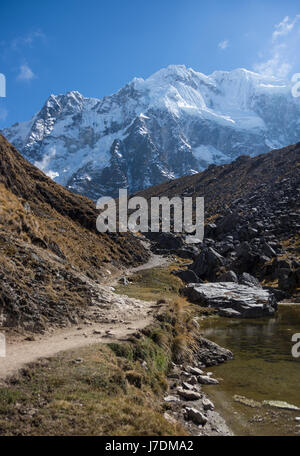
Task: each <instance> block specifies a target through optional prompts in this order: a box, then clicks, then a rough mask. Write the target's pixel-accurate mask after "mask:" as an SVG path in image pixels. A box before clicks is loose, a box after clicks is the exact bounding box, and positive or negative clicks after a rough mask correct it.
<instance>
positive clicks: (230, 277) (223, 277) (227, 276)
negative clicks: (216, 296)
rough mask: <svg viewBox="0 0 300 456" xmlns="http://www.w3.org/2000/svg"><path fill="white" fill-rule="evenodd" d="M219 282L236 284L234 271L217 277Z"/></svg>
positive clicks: (236, 279)
mask: <svg viewBox="0 0 300 456" xmlns="http://www.w3.org/2000/svg"><path fill="white" fill-rule="evenodd" d="M219 280H220V282H235V283H237V282H238V278H237V275H236V273H235V272H234V271H227V272H225V273H224V274H222V275H221V276H220V277H219Z"/></svg>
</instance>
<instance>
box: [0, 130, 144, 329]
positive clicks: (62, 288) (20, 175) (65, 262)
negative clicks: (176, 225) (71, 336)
mask: <svg viewBox="0 0 300 456" xmlns="http://www.w3.org/2000/svg"><path fill="white" fill-rule="evenodd" d="M0 189H1V191H0V326H5V327H23V328H26V329H29V330H34V331H37V330H39V331H40V330H42V329H43V328H45V327H47V325H49V324H54V325H62V324H68V323H69V322H73V323H75V322H76V321H77V320H78V318H79V319H80V318H85V319H88V318H92V317H93V315H92V314H93V312H94V313H97V312H98V313H99V307H98V310H97V309H96V312H95V307H94V304H95V303H96V304H97V302H98V304H99V302H101V299H102V301H103V299H104V298H103V296H101V293H102V291H101V290H100V289H99V283H100V282H101V281H102V280H103V278H104V277H105V276H107V275H108V274H109V270H116V268H118V269H120V268H122V267H128V266H130V265H135V264H139V263H142V262H144V261H146V260H147V258H148V252H147V251H146V250H145V249H144V247H143V246H142V245H141V244H140V243H139V242H138V241H137V240H136V239H135V238H133V237H132V236H130V235H119V236H115V235H106V234H99V233H98V232H97V231H96V218H97V212H96V210H95V205H94V203H93V202H92V201H90V200H88V199H87V198H84V197H81V196H79V195H75V194H73V193H71V192H69V191H68V190H66V189H65V188H64V187H61V186H60V185H58V184H56V183H55V182H53V181H52V180H51V179H50V178H49V177H47V176H46V175H45V174H43V173H42V172H41V171H40V170H38V169H37V168H35V167H34V166H33V165H31V164H30V163H29V162H27V161H26V160H25V159H24V158H23V157H22V156H21V155H20V154H19V153H18V152H17V150H16V149H15V148H14V147H13V146H12V145H11V144H9V143H8V142H7V141H6V140H5V139H4V138H3V137H2V136H0ZM108 298H109V296H108V295H107V294H106V295H105V299H104V300H105V302H106V303H108V301H109V299H108ZM102 307H103V305H102Z"/></svg>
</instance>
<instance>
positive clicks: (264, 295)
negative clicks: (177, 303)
mask: <svg viewBox="0 0 300 456" xmlns="http://www.w3.org/2000/svg"><path fill="white" fill-rule="evenodd" d="M182 293H183V294H184V295H185V296H187V297H188V298H189V299H190V300H191V301H192V302H195V303H198V304H200V305H202V306H208V307H215V308H217V309H220V310H221V309H232V310H234V311H237V312H240V314H241V315H240V316H241V317H243V318H256V317H262V316H265V315H273V314H274V312H275V311H276V309H277V301H276V299H275V296H274V295H273V294H272V293H271V292H270V291H269V290H265V289H262V288H258V287H254V286H251V287H249V286H246V285H239V284H236V283H233V282H215V283H203V284H198V283H194V284H189V285H187V286H186V287H185V288H184V289H183V290H182Z"/></svg>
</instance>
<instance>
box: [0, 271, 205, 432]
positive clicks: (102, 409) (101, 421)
mask: <svg viewBox="0 0 300 456" xmlns="http://www.w3.org/2000/svg"><path fill="white" fill-rule="evenodd" d="M173 268H174V265H171V266H169V267H167V268H166V269H163V268H154V269H152V270H146V271H142V272H140V273H139V274H137V275H136V276H134V277H132V279H131V281H132V283H131V284H130V285H128V286H127V287H126V294H128V295H129V296H136V297H139V298H143V299H145V298H146V299H153V296H155V297H156V298H157V300H158V302H160V303H161V304H162V306H163V307H162V310H161V312H160V313H159V314H158V316H157V317H156V320H155V321H154V322H153V324H152V325H151V326H149V327H147V328H145V329H144V330H143V332H142V333H138V334H136V335H133V336H132V337H131V340H130V341H128V342H122V343H110V344H107V345H106V344H97V345H92V346H88V347H86V348H83V349H80V350H76V351H68V352H64V353H61V354H59V355H57V356H55V357H53V358H50V359H44V360H41V361H40V362H38V363H35V364H33V365H29V366H27V367H26V368H25V369H23V370H22V371H21V372H20V373H19V374H18V375H17V376H16V377H15V378H12V379H11V380H10V381H9V382H8V383H7V384H5V385H2V387H1V388H0V435H157V436H158V435H166V436H167V435H183V434H185V431H184V429H183V428H181V427H180V425H179V424H176V423H170V422H168V421H167V420H166V419H165V418H164V412H165V411H166V410H167V408H168V406H167V404H164V403H163V401H162V398H163V396H164V395H165V394H166V392H167V390H168V382H167V379H166V374H167V372H168V370H169V368H170V366H171V363H172V361H175V362H182V361H189V360H191V359H192V353H193V349H194V348H195V340H194V335H195V331H196V328H195V323H194V320H193V319H194V317H195V315H196V314H197V313H199V312H201V309H199V307H197V308H195V307H193V306H190V305H189V304H188V303H187V302H186V301H185V300H184V299H181V298H180V297H179V296H178V290H179V288H180V286H182V284H181V282H180V280H179V279H178V278H176V277H175V276H174V275H173V274H171V271H172V269H173ZM118 290H119V291H121V292H125V290H124V289H123V286H120V287H118ZM150 295H151V298H150Z"/></svg>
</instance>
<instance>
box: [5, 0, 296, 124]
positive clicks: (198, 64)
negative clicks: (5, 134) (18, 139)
mask: <svg viewBox="0 0 300 456" xmlns="http://www.w3.org/2000/svg"><path fill="white" fill-rule="evenodd" d="M0 18H1V29H0V73H3V74H4V75H5V77H6V81H7V96H6V98H0V128H3V127H5V126H9V125H11V124H13V123H14V122H17V121H18V122H19V121H24V120H28V119H30V118H31V117H32V115H33V114H34V113H35V112H37V111H38V110H39V109H40V108H41V107H42V105H43V103H44V102H45V100H46V99H47V98H48V96H49V95H50V93H54V94H58V93H65V92H67V91H69V90H78V91H80V92H81V93H82V94H83V95H85V96H94V97H99V98H100V97H103V96H105V95H109V94H111V93H113V92H115V91H117V90H118V89H119V88H121V87H122V86H124V85H125V84H126V83H127V82H129V81H130V80H131V79H132V78H133V77H135V76H137V77H143V78H146V77H148V76H150V75H151V74H152V73H154V72H155V71H157V70H159V69H160V68H162V67H164V66H167V65H169V64H185V65H187V66H190V67H192V68H194V69H195V70H196V71H201V72H202V73H205V74H210V73H212V72H213V71H214V70H232V69H235V68H238V67H244V68H247V69H250V70H256V71H259V72H264V73H268V74H274V75H279V76H281V77H285V78H289V77H291V75H292V74H293V73H295V72H298V73H299V72H300V52H299V49H300V48H299V44H300V5H299V0H297V1H296V0H286V1H284V2H283V1H282V0H206V1H202V0H59V1H58V0H51V1H50V0H44V1H42V2H37V1H36V0H26V1H24V0H19V1H16V0H10V1H9V0H1V3H0Z"/></svg>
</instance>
